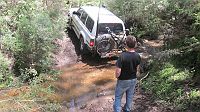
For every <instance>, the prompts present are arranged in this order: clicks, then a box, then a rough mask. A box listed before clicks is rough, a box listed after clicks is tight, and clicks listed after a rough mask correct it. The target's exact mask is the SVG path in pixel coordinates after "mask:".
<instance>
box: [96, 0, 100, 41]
mask: <svg viewBox="0 0 200 112" xmlns="http://www.w3.org/2000/svg"><path fill="white" fill-rule="evenodd" d="M100 8H101V0H100V2H99V10H98V15H97V30H96V38H97V37H98V31H99V13H100Z"/></svg>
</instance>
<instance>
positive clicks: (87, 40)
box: [69, 6, 126, 58]
mask: <svg viewBox="0 0 200 112" xmlns="http://www.w3.org/2000/svg"><path fill="white" fill-rule="evenodd" d="M69 28H71V29H73V30H74V32H75V33H76V36H77V37H78V38H79V40H80V44H81V46H80V50H81V52H82V53H83V54H84V53H86V52H88V51H90V52H92V53H94V54H95V53H98V54H99V55H100V56H101V57H102V58H103V57H110V56H113V55H116V53H118V52H121V51H122V50H123V48H124V40H125V38H126V34H125V33H126V31H125V26H124V23H123V21H122V20H121V19H119V18H118V17H117V16H116V15H114V14H113V13H112V12H110V11H109V10H107V9H106V8H103V7H96V6H83V7H80V8H71V9H70V10H69Z"/></svg>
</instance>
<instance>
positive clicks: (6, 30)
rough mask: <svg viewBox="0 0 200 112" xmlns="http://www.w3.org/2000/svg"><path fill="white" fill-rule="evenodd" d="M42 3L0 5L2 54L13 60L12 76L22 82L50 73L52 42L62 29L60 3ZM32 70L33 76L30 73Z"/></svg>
mask: <svg viewBox="0 0 200 112" xmlns="http://www.w3.org/2000/svg"><path fill="white" fill-rule="evenodd" d="M43 2H44V1H41V0H35V1H32V0H19V1H16V2H13V1H12V2H7V1H6V0H3V1H1V2H0V6H2V7H1V8H2V10H1V12H2V13H1V17H0V21H1V23H0V24H1V25H2V26H3V27H1V28H0V32H1V33H2V38H1V40H2V41H1V42H0V43H1V44H2V46H3V47H2V50H3V51H4V52H5V51H6V52H9V53H11V54H12V55H13V57H14V58H15V63H14V67H13V68H14V72H15V74H16V75H17V76H20V77H21V78H22V81H28V80H29V79H30V78H33V77H34V76H37V75H39V74H40V73H46V72H48V71H50V67H51V65H52V59H51V53H52V51H53V50H54V49H55V48H56V47H55V45H54V44H53V40H54V39H55V38H60V37H62V35H61V31H63V30H64V27H65V22H66V20H65V18H64V14H63V13H62V11H61V10H62V9H61V8H62V7H64V5H63V3H64V2H63V1H61V0H59V1H56V2H53V1H48V2H44V3H43ZM13 5H15V6H14V7H13ZM44 5H45V6H44ZM32 70H34V71H36V72H34V73H32ZM35 73H37V74H35Z"/></svg>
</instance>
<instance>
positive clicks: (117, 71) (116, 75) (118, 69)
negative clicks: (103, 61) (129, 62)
mask: <svg viewBox="0 0 200 112" xmlns="http://www.w3.org/2000/svg"><path fill="white" fill-rule="evenodd" d="M120 74H121V68H119V67H117V68H116V70H115V77H116V78H118V77H119V76H120Z"/></svg>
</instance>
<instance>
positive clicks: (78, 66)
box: [54, 31, 170, 112]
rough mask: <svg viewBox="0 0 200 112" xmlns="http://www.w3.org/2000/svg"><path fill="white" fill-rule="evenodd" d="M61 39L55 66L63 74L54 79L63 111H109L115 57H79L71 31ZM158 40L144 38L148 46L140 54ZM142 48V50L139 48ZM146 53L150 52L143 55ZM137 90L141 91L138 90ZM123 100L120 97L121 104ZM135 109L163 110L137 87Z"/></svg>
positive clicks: (145, 110)
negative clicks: (56, 79)
mask: <svg viewBox="0 0 200 112" xmlns="http://www.w3.org/2000/svg"><path fill="white" fill-rule="evenodd" d="M66 34H68V35H66V36H65V37H64V38H63V39H60V40H57V41H56V43H57V44H58V45H59V46H60V47H59V50H58V51H57V53H56V55H55V56H54V57H55V62H56V68H58V69H61V70H62V71H63V73H62V74H61V75H60V77H59V80H58V81H57V82H55V87H56V88H57V93H56V94H57V96H58V97H59V101H61V103H62V105H63V110H62V111H63V112H65V111H66V110H69V111H70V112H112V111H113V109H112V105H113V101H114V87H115V82H116V79H115V78H114V69H115V61H116V58H111V59H100V58H98V57H92V56H91V55H87V56H85V57H82V58H81V56H80V52H79V40H78V39H77V37H76V36H75V34H74V32H73V31H70V32H68V33H66ZM159 42H160V41H158V42H156V41H144V44H146V45H145V46H151V47H149V48H151V49H147V50H145V51H144V47H141V48H140V49H139V50H138V51H140V52H141V53H143V54H148V53H147V52H148V51H150V52H155V49H153V51H152V48H154V47H159V46H160V45H161V44H160V43H159ZM141 49H142V50H141ZM145 56H147V57H148V56H149V55H144V57H145ZM139 90H140V91H139ZM124 102H125V99H124V97H123V99H122V103H123V104H124ZM133 104H134V106H133V111H134V112H161V111H163V112H166V111H170V110H166V109H165V108H163V106H162V105H160V104H158V103H155V102H151V100H150V99H149V96H148V95H146V94H145V95H144V92H143V91H142V90H141V88H137V90H136V94H135V97H134V102H133Z"/></svg>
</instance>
